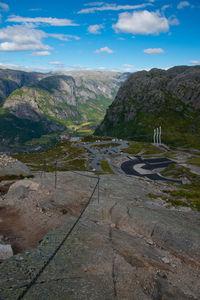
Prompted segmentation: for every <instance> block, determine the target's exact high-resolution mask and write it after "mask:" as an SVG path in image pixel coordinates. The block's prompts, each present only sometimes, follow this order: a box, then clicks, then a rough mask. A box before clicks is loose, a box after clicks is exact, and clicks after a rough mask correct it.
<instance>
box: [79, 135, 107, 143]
mask: <svg viewBox="0 0 200 300" xmlns="http://www.w3.org/2000/svg"><path fill="white" fill-rule="evenodd" d="M81 140H82V142H85V143H94V142H96V141H97V140H100V141H110V140H112V138H110V137H106V136H105V137H102V136H100V137H99V136H95V135H86V136H83V137H82V138H81Z"/></svg>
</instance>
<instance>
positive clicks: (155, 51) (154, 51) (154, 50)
mask: <svg viewBox="0 0 200 300" xmlns="http://www.w3.org/2000/svg"><path fill="white" fill-rule="evenodd" d="M164 52H165V51H164V50H163V49H162V48H148V49H144V53H145V54H151V55H152V54H162V53H164Z"/></svg>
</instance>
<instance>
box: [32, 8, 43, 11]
mask: <svg viewBox="0 0 200 300" xmlns="http://www.w3.org/2000/svg"><path fill="white" fill-rule="evenodd" d="M29 10H30V11H40V10H42V9H41V8H30V9H29Z"/></svg>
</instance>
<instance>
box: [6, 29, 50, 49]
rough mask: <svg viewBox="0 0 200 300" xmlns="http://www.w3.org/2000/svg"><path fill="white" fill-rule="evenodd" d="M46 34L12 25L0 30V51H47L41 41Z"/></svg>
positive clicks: (47, 47)
mask: <svg viewBox="0 0 200 300" xmlns="http://www.w3.org/2000/svg"><path fill="white" fill-rule="evenodd" d="M46 37H47V34H46V33H45V32H44V31H42V30H38V29H34V28H32V27H28V26H22V25H14V26H7V27H6V28H3V29H0V41H1V43H0V51H26V50H49V49H51V47H49V46H48V45H45V44H43V42H42V39H43V38H46Z"/></svg>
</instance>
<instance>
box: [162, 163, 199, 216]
mask: <svg viewBox="0 0 200 300" xmlns="http://www.w3.org/2000/svg"><path fill="white" fill-rule="evenodd" d="M161 174H162V175H163V176H168V177H173V178H178V179H182V178H186V179H187V180H188V181H189V182H190V183H189V184H186V185H184V186H182V185H179V186H178V188H179V189H178V190H176V191H170V192H167V193H169V194H170V196H171V197H173V199H174V200H177V201H183V200H187V202H188V203H191V206H194V207H196V208H197V209H198V210H200V176H198V175H196V174H193V173H192V172H190V170H189V169H188V168H185V167H181V166H178V165H175V164H171V165H169V166H168V167H167V168H166V169H165V170H163V171H162V172H161Z"/></svg>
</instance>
